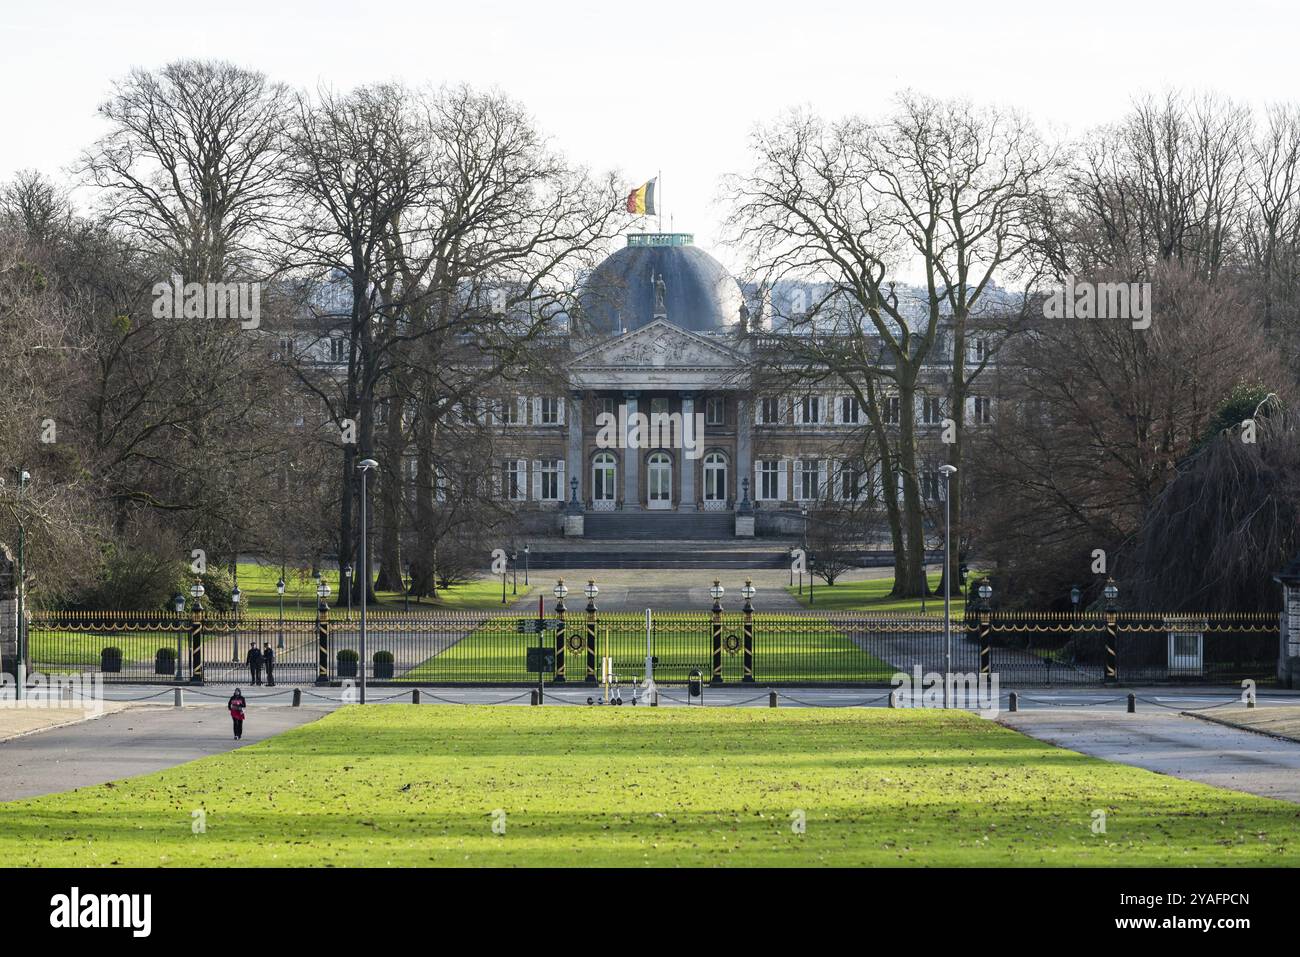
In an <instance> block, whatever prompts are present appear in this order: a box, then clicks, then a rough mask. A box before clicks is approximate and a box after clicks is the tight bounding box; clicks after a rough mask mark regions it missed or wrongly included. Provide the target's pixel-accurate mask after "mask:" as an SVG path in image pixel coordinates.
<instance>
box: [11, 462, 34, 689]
mask: <svg viewBox="0 0 1300 957" xmlns="http://www.w3.org/2000/svg"><path fill="white" fill-rule="evenodd" d="M17 472H18V509H17V513H18V581H17V586H18V587H17V588H16V589H15V590H14V593H15V594H16V595H17V596H18V634H17V636H16V641H15V648H16V650H17V652H18V656H17V657H18V660H17V661H15V662H14V677H16V678H17V679H18V687H17V688H16V689H15V690H16V692H17V694H16V697H17V699H18V700H19V701H22V700H24V699H26V697H27V628H26V625H27V622H26V620H25V616H24V614H23V598H24V597H26V596H25V595H24V594H23V593H24V592H25V591H26V590H27V589H26V585H27V524H26V523H25V522H24V521H23V512H22V500H23V493H24V492H25V491H27V483H28V482H30V481H31V479H32V475H31V473H30V472H28V471H27V469H25V468H21V467H20V468H19V469H17Z"/></svg>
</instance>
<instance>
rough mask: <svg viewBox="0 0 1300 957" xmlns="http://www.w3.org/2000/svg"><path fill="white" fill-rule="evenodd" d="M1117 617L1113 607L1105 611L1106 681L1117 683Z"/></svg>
mask: <svg viewBox="0 0 1300 957" xmlns="http://www.w3.org/2000/svg"><path fill="white" fill-rule="evenodd" d="M1118 638H1119V617H1118V616H1117V615H1116V614H1115V609H1114V608H1113V607H1108V608H1107V609H1106V681H1107V682H1108V683H1109V682H1112V681H1116V682H1117V681H1119V654H1118V653H1117V649H1116V646H1117V645H1118V644H1119V641H1118Z"/></svg>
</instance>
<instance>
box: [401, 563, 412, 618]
mask: <svg viewBox="0 0 1300 957" xmlns="http://www.w3.org/2000/svg"><path fill="white" fill-rule="evenodd" d="M402 610H403V611H410V610H411V563H410V562H407V563H406V564H405V565H403V566H402Z"/></svg>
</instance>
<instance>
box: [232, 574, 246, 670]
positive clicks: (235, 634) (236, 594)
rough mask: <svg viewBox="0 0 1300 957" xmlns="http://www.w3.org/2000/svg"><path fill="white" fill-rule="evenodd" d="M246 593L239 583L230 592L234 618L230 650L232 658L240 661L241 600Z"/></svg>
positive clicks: (234, 660)
mask: <svg viewBox="0 0 1300 957" xmlns="http://www.w3.org/2000/svg"><path fill="white" fill-rule="evenodd" d="M243 597H244V593H243V592H241V591H240V590H239V585H235V587H234V588H233V589H232V590H231V592H230V612H231V617H232V618H233V619H234V620H233V621H232V622H231V623H230V650H231V652H232V655H231V658H230V660H231V661H233V662H236V663H238V662H239V602H240V600H241V599H243Z"/></svg>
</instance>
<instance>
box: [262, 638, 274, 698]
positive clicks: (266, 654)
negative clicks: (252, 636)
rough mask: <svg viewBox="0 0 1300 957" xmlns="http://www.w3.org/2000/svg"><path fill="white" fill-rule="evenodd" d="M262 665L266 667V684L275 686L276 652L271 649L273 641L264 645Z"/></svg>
mask: <svg viewBox="0 0 1300 957" xmlns="http://www.w3.org/2000/svg"><path fill="white" fill-rule="evenodd" d="M262 666H263V667H264V668H266V684H267V686H268V687H271V688H274V687H275V652H274V651H272V650H271V643H270V642H269V641H268V642H265V643H263V645H262Z"/></svg>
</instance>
